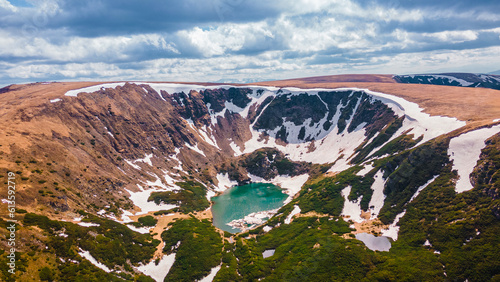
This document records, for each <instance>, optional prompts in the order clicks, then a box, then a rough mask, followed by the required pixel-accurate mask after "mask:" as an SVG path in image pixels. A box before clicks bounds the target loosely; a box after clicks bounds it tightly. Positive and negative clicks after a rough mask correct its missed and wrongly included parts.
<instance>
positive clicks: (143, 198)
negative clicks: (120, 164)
mask: <svg viewBox="0 0 500 282" xmlns="http://www.w3.org/2000/svg"><path fill="white" fill-rule="evenodd" d="M137 186H138V187H139V189H140V191H139V192H132V191H130V190H127V189H125V191H127V192H128V193H129V194H130V200H131V201H132V202H133V203H134V205H136V206H137V207H139V208H140V209H141V211H140V212H138V213H136V215H141V214H146V213H148V212H154V211H160V210H169V209H173V208H176V207H177V206H176V205H168V204H159V205H157V204H156V203H155V202H148V198H149V196H150V195H151V193H153V192H162V191H172V190H175V188H169V189H161V190H160V189H149V190H144V189H143V188H142V186H141V185H139V184H137Z"/></svg>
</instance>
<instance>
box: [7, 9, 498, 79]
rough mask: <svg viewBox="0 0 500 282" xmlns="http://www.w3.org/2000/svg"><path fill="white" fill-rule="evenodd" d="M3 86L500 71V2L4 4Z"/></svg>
mask: <svg viewBox="0 0 500 282" xmlns="http://www.w3.org/2000/svg"><path fill="white" fill-rule="evenodd" d="M0 18H1V20H0V86H1V85H6V84H11V83H20V82H34V81H53V80H58V81H62V80H99V81H106V80H161V81H165V80H168V81H258V80H271V79H283V78H292V77H305V76H315V75H327V74H342V73H389V74H408V73H426V72H451V71H462V72H481V73H488V72H493V71H497V70H499V69H500V55H499V54H500V4H498V0H492V1H488V0H476V1H463V0H453V1H451V0H388V1H387V0H386V1H382V0H330V1H326V0H317V1H314V0H294V1H289V0H273V1H269V0H265V1H264V0H251V1H250V0H199V1H198V0H184V1H180V0H141V1H138V0H137V1H136V0H85V1H82V0H0Z"/></svg>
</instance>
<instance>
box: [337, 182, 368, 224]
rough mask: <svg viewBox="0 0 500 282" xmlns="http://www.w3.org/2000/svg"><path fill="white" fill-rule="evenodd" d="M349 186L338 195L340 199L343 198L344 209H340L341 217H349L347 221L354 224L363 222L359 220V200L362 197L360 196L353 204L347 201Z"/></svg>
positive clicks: (361, 219) (349, 191)
mask: <svg viewBox="0 0 500 282" xmlns="http://www.w3.org/2000/svg"><path fill="white" fill-rule="evenodd" d="M351 188H352V187H351V186H347V187H345V188H344V189H342V191H341V192H340V194H342V197H344V208H343V209H342V214H341V215H343V216H349V219H350V220H352V221H354V222H363V221H364V219H363V218H361V205H360V203H361V199H362V198H363V195H361V196H360V197H359V198H358V199H357V200H356V201H355V202H351V201H349V198H348V197H349V194H350V193H351Z"/></svg>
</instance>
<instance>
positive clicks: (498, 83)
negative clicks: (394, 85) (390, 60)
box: [394, 73, 500, 90]
mask: <svg viewBox="0 0 500 282" xmlns="http://www.w3.org/2000/svg"><path fill="white" fill-rule="evenodd" d="M394 80H396V81H397V82H399V83H414V84H433V85H448V86H461V87H482V88H491V89H498V90H500V76H499V75H494V74H474V73H442V74H411V75H395V76H394Z"/></svg>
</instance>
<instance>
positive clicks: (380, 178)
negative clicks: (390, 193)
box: [368, 170, 386, 219]
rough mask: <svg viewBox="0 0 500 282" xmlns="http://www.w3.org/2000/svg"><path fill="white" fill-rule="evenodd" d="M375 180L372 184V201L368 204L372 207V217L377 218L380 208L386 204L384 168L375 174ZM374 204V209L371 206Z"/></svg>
mask: <svg viewBox="0 0 500 282" xmlns="http://www.w3.org/2000/svg"><path fill="white" fill-rule="evenodd" d="M374 177H375V181H374V182H373V184H372V187H371V188H372V190H373V194H372V198H371V200H370V203H369V204H368V206H369V207H370V209H371V211H372V216H371V219H375V218H377V217H378V213H379V212H380V209H381V208H382V207H383V206H384V200H385V195H384V186H385V182H386V180H385V179H384V173H383V172H382V170H379V171H377V173H376V174H375V176H374ZM372 206H373V209H372V208H371V207H372Z"/></svg>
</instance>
